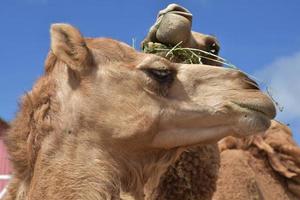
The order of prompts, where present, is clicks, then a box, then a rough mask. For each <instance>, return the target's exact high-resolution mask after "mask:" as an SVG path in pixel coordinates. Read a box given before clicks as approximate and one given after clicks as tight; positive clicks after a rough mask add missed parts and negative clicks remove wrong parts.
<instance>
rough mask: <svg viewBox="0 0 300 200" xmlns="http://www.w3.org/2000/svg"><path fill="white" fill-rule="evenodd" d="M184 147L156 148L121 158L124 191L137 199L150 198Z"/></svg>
mask: <svg viewBox="0 0 300 200" xmlns="http://www.w3.org/2000/svg"><path fill="white" fill-rule="evenodd" d="M181 152H182V149H172V150H154V151H151V152H143V153H142V154H135V155H129V156H127V157H124V158H121V161H120V162H119V163H120V165H121V169H122V171H121V177H122V179H121V184H122V191H123V192H127V193H130V194H131V195H132V196H134V198H135V199H137V200H140V199H149V198H150V196H151V195H152V194H148V193H144V191H155V190H154V188H156V187H157V186H158V184H159V180H160V177H161V175H162V174H163V173H164V172H165V171H166V170H167V168H168V167H169V166H170V165H171V164H172V163H173V162H175V160H176V159H177V158H178V156H179V155H180V154H181Z"/></svg>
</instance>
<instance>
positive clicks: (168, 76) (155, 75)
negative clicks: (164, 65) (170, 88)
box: [144, 68, 173, 84]
mask: <svg viewBox="0 0 300 200" xmlns="http://www.w3.org/2000/svg"><path fill="white" fill-rule="evenodd" d="M144 71H145V73H146V74H147V75H148V76H149V77H151V78H152V79H154V80H156V81H157V82H159V83H160V84H164V83H171V82H172V81H173V72H172V70H169V69H153V68H148V69H145V70H144Z"/></svg>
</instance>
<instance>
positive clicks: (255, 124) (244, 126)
mask: <svg viewBox="0 0 300 200" xmlns="http://www.w3.org/2000/svg"><path fill="white" fill-rule="evenodd" d="M238 124H239V126H236V127H234V132H235V136H238V137H245V136H248V135H253V134H259V133H263V132H265V131H266V130H267V129H268V128H269V127H270V125H271V119H270V118H269V117H268V116H266V115H264V114H262V113H260V112H256V111H251V112H246V113H244V114H243V115H242V116H241V117H240V118H239V120H238Z"/></svg>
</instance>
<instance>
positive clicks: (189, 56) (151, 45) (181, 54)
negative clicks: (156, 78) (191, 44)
mask: <svg viewBox="0 0 300 200" xmlns="http://www.w3.org/2000/svg"><path fill="white" fill-rule="evenodd" d="M181 43H182V42H180V43H178V44H177V45H175V46H174V47H172V46H167V45H164V44H161V43H156V42H148V43H146V44H144V46H143V51H144V52H145V53H151V54H157V55H159V56H163V57H166V58H167V59H169V60H170V61H172V62H180V63H185V64H202V59H207V60H211V61H214V62H217V63H220V64H222V65H223V66H225V67H229V68H234V69H237V67H236V66H234V65H233V64H231V63H229V62H228V61H227V60H225V59H224V58H222V57H220V56H217V55H215V54H212V53H210V52H207V51H204V50H200V49H194V48H186V47H181V46H180V45H181Z"/></svg>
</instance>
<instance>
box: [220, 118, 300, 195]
mask: <svg viewBox="0 0 300 200" xmlns="http://www.w3.org/2000/svg"><path fill="white" fill-rule="evenodd" d="M219 148H220V151H222V152H226V151H232V152H233V151H234V150H235V149H238V150H243V153H244V154H247V157H248V159H249V160H250V159H251V160H253V164H250V167H251V168H252V170H253V171H254V172H256V173H257V171H259V170H261V169H260V168H263V170H264V171H265V174H264V176H266V180H267V182H262V183H260V184H259V185H258V188H259V189H260V190H261V192H262V196H268V195H271V194H272V189H273V188H267V187H266V186H265V185H264V184H268V183H269V182H273V181H276V182H277V185H276V187H278V189H277V190H278V191H277V192H281V194H280V195H281V196H285V197H284V198H283V197H280V196H278V199H298V198H300V193H299V189H300V178H299V177H300V159H299V158H300V148H299V146H298V145H297V144H296V142H295V141H294V140H293V138H292V133H291V131H290V129H289V128H288V127H287V126H286V125H284V124H282V123H280V122H277V121H275V120H273V121H272V125H271V127H270V128H269V129H268V130H267V131H266V132H265V133H264V134H263V135H262V136H257V135H255V136H251V137H247V138H244V139H239V138H235V137H226V138H224V139H223V140H221V141H220V142H219ZM240 152H242V151H240ZM226 154H230V152H227V153H226ZM221 155H223V154H221ZM222 159H223V160H224V161H223V162H227V161H225V160H226V159H227V158H225V157H224V158H222ZM260 163H263V164H262V165H260ZM231 167H232V166H231V165H227V166H226V165H223V166H222V168H221V171H222V172H221V174H220V181H219V183H218V188H219V190H220V191H217V194H216V195H215V196H216V199H219V198H220V197H221V196H223V198H221V199H230V198H231V197H229V196H228V195H227V196H226V193H230V192H229V191H225V190H227V189H228V188H229V187H228V183H226V184H227V185H226V186H225V185H224V183H223V181H222V180H223V179H224V177H223V176H224V175H223V173H226V171H228V169H227V168H231ZM236 168H237V169H236V170H239V169H238V167H236ZM223 171H224V172H223ZM243 176H247V175H246V174H244V175H243ZM248 178H251V177H250V174H249V177H248ZM249 180H250V179H249ZM274 187H275V186H274ZM226 188H227V189H226ZM290 192H291V193H293V195H292V194H289V193H290ZM223 193H224V194H223ZM217 197H218V198H217ZM225 197H226V198H225ZM276 198H277V197H276ZM272 199H273V198H272Z"/></svg>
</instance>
